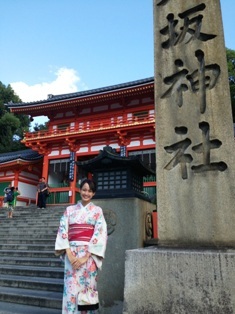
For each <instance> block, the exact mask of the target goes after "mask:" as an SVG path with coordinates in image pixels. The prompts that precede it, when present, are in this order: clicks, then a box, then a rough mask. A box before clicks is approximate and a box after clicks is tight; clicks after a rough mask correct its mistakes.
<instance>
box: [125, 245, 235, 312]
mask: <svg viewBox="0 0 235 314" xmlns="http://www.w3.org/2000/svg"><path fill="white" fill-rule="evenodd" d="M234 270H235V250H226V249H222V250H215V249H179V248H160V247H149V248H145V249H136V250H130V251H126V262H125V288H124V307H123V314H133V313H135V314H143V313H146V314H160V313H161V314H171V313H172V314H194V313H195V314H206V313H208V314H212V313H213V314H225V313H226V314H232V313H235V271H234Z"/></svg>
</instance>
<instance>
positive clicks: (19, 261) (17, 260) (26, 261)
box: [0, 256, 63, 267]
mask: <svg viewBox="0 0 235 314" xmlns="http://www.w3.org/2000/svg"><path fill="white" fill-rule="evenodd" d="M1 264H4V265H5V264H7V265H25V266H42V267H46V266H48V267H61V265H63V264H62V262H61V260H60V259H59V258H58V257H57V258H54V257H53V258H52V257H51V258H40V259H39V258H35V257H19V256H17V257H15V256H0V265H1Z"/></svg>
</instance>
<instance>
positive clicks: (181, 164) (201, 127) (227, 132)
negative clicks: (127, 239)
mask: <svg viewBox="0 0 235 314" xmlns="http://www.w3.org/2000/svg"><path fill="white" fill-rule="evenodd" d="M154 12H155V23H154V34H155V84H156V85H155V104H156V143H157V180H158V190H157V191H158V194H157V200H158V217H159V226H158V227H159V242H160V243H161V244H172V245H179V244H185V245H193V246H195V245H200V246H201V245H209V246H211V245H213V246H218V245H226V246H227V245H232V246H234V245H235V228H234V223H235V210H234V201H235V197H234V193H235V186H234V185H235V181H234V156H235V154H234V152H235V151H234V135H233V123H232V114H231V101H230V92H229V83H228V72H227V62H226V52H225V46H224V37H223V27H222V21H221V11H220V2H219V0H206V1H198V0H187V1H182V0H168V1H166V0H165V1H164V0H162V1H159V0H158V1H155V4H154Z"/></svg>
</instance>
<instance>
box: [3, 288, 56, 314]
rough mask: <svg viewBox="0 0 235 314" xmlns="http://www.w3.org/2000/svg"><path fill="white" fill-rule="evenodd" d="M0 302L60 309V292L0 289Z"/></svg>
mask: <svg viewBox="0 0 235 314" xmlns="http://www.w3.org/2000/svg"><path fill="white" fill-rule="evenodd" d="M0 301H3V302H10V303H20V304H25V305H33V306H39V307H44V308H53V309H60V313H61V308H62V292H55V291H51V292H50V291H43V290H32V289H22V288H11V287H0Z"/></svg>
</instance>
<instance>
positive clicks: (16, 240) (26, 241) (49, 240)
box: [0, 236, 55, 249]
mask: <svg viewBox="0 0 235 314" xmlns="http://www.w3.org/2000/svg"><path fill="white" fill-rule="evenodd" d="M54 242H55V237H54V236H53V237H47V238H32V237H30V239H29V237H24V238H23V237H22V238H20V239H19V237H15V238H9V237H8V236H6V237H5V238H4V237H3V236H1V238H0V244H4V243H5V244H7V243H8V244H21V243H23V244H42V245H44V244H47V243H50V244H51V243H54ZM53 249H54V244H53Z"/></svg>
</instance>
